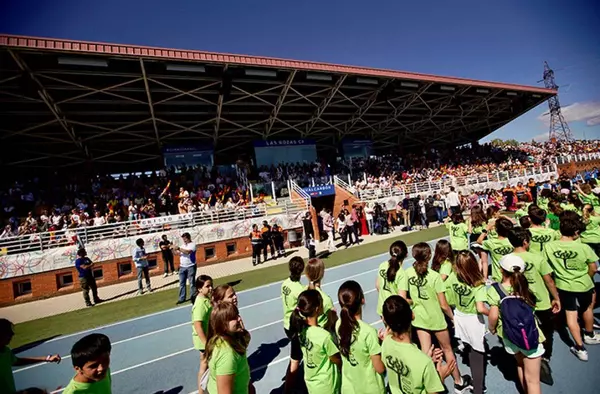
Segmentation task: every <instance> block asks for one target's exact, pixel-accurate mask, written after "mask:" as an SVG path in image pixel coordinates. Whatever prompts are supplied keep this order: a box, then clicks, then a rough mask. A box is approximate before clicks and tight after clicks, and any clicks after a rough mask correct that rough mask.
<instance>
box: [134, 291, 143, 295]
mask: <svg viewBox="0 0 600 394" xmlns="http://www.w3.org/2000/svg"><path fill="white" fill-rule="evenodd" d="M142 294H144V292H143V291H142V290H138V292H137V293H136V295H142Z"/></svg>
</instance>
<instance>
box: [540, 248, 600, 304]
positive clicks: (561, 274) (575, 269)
mask: <svg viewBox="0 0 600 394" xmlns="http://www.w3.org/2000/svg"><path fill="white" fill-rule="evenodd" d="M544 253H545V254H546V257H547V259H548V261H549V262H550V266H551V267H552V269H553V270H554V282H555V283H556V287H557V288H558V289H561V290H565V291H572V292H576V293H583V292H586V291H589V290H591V289H593V288H594V281H593V280H592V278H591V277H590V276H589V275H588V266H589V264H591V263H594V262H596V261H598V256H596V253H594V251H593V250H592V248H590V247H589V246H588V245H586V244H584V243H581V242H574V241H560V240H558V241H554V242H549V243H547V244H546V246H545V247H544Z"/></svg>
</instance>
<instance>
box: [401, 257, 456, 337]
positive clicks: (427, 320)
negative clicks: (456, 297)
mask: <svg viewBox="0 0 600 394" xmlns="http://www.w3.org/2000/svg"><path fill="white" fill-rule="evenodd" d="M400 290H404V291H407V292H408V293H409V294H410V298H411V299H412V301H413V304H412V310H413V313H414V314H415V319H414V320H413V326H414V327H417V328H422V329H425V330H432V331H440V330H445V329H446V328H447V325H446V319H444V312H442V308H441V306H440V302H439V300H438V294H439V293H443V292H444V291H445V290H446V287H445V286H444V282H443V281H442V278H441V276H440V274H438V273H437V272H435V271H433V270H431V269H428V270H427V273H426V274H425V275H424V276H423V277H419V276H418V275H417V272H416V271H415V269H414V267H410V268H409V269H407V270H406V276H405V278H404V281H403V282H402V284H401V285H400Z"/></svg>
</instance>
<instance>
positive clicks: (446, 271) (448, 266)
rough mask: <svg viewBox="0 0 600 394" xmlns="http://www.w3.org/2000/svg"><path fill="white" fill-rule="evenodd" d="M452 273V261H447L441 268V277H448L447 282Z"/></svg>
mask: <svg viewBox="0 0 600 394" xmlns="http://www.w3.org/2000/svg"><path fill="white" fill-rule="evenodd" d="M451 273H452V263H451V262H450V260H446V261H444V262H443V263H442V265H441V266H440V275H446V280H448V276H450V274H451Z"/></svg>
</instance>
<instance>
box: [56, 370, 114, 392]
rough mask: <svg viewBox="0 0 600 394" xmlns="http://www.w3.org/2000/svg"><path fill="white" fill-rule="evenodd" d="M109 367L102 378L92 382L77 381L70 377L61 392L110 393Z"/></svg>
mask: <svg viewBox="0 0 600 394" xmlns="http://www.w3.org/2000/svg"><path fill="white" fill-rule="evenodd" d="M110 386H111V377H110V369H109V370H108V372H107V373H106V376H105V377H104V379H102V380H99V381H97V382H93V383H79V382H76V381H75V380H74V379H71V381H70V382H69V384H68V385H67V387H65V391H63V394H110V393H111V387H110Z"/></svg>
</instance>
